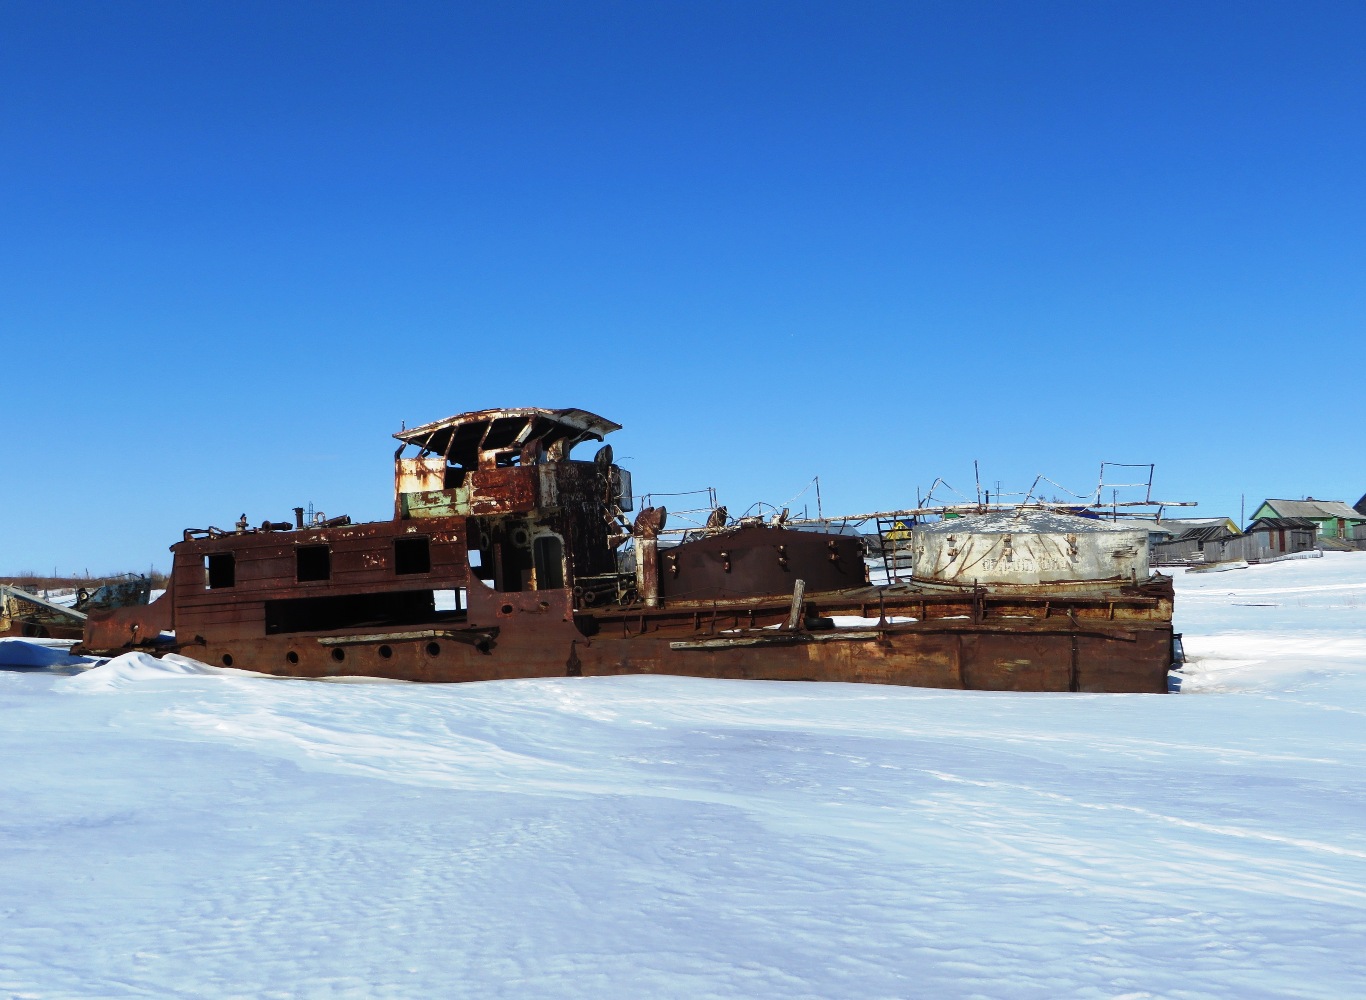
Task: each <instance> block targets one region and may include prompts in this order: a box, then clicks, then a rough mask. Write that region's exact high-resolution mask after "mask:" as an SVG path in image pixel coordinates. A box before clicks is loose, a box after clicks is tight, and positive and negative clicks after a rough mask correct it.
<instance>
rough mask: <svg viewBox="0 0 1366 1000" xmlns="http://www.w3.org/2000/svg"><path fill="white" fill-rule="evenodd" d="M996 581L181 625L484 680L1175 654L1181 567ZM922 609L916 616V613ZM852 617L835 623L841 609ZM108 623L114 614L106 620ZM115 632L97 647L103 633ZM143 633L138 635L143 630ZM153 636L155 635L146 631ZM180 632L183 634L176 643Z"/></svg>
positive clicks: (1111, 674) (290, 659)
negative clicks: (1131, 577) (379, 621)
mask: <svg viewBox="0 0 1366 1000" xmlns="http://www.w3.org/2000/svg"><path fill="white" fill-rule="evenodd" d="M1042 591H1043V592H1042V593H1040V592H1034V593H1023V594H1022V593H1012V594H992V593H989V592H985V591H982V590H981V589H977V590H973V591H962V590H952V591H945V590H944V589H942V588H939V589H932V590H922V589H918V588H911V587H899V588H875V587H867V588H859V589H856V590H849V591H842V592H837V593H826V594H815V595H812V597H811V601H810V602H809V603H807V604H806V605H805V606H804V608H803V616H802V618H801V621H802V625H801V626H800V627H798V628H796V629H788V628H787V627H786V626H787V621H788V620H789V615H790V612H791V607H790V604H789V602H787V601H785V600H778V599H774V598H766V599H761V600H757V601H738V600H737V601H730V602H720V601H716V602H710V603H709V604H701V603H696V602H695V603H693V604H691V605H689V604H685V603H678V602H676V603H673V604H670V605H668V606H666V607H659V608H654V609H650V608H645V607H641V606H636V607H631V608H612V609H602V610H597V611H593V612H590V613H584V612H583V611H576V610H575V609H574V608H573V604H572V595H571V594H570V592H569V591H532V592H524V593H515V594H509V593H499V592H496V591H494V590H491V589H490V588H487V587H484V586H482V585H480V584H478V583H477V582H473V585H472V587H471V590H470V605H469V608H468V610H467V611H465V612H462V613H460V614H453V615H448V616H446V617H445V619H444V620H443V618H442V616H441V615H440V613H437V614H434V615H432V616H431V618H430V620H428V621H425V622H418V623H413V624H411V625H407V626H403V627H390V628H384V629H378V630H377V629H374V628H366V627H355V628H346V629H327V630H315V631H310V632H293V633H289V634H283V635H264V634H261V633H260V630H259V629H258V628H254V627H253V626H252V624H251V623H249V622H246V621H239V622H237V623H227V624H224V625H222V626H220V627H217V628H214V627H206V628H203V629H202V631H201V632H199V633H198V634H196V635H193V636H191V635H188V634H183V635H181V636H180V637H179V640H178V643H177V645H176V647H175V648H178V649H179V650H180V651H181V652H183V653H185V654H186V655H189V656H192V657H195V658H196V659H200V660H203V661H205V662H208V663H213V664H217V665H222V666H232V667H240V668H245V669H248V670H255V671H259V672H262V673H268V674H275V675H278V676H297V677H314V678H318V677H347V676H366V677H386V678H393V679H397V680H409V681H435V682H458V681H481V680H498V679H507V678H518V677H564V676H608V675H617V674H633V673H648V674H673V675H682V676H693V677H713V678H737V679H754V680H794V681H797V680H804V681H849V682H858V683H876V684H900V685H911V686H917V687H936V688H961V689H971V690H987V691H1093V692H1146V693H1162V692H1165V691H1166V690H1167V672H1168V670H1169V669H1170V667H1171V644H1172V629H1171V618H1170V615H1171V583H1170V580H1167V579H1166V578H1160V577H1159V578H1157V579H1155V580H1154V581H1151V582H1149V583H1147V584H1144V585H1142V586H1139V587H1117V588H1111V589H1108V590H1099V591H1097V590H1092V591H1090V592H1087V591H1082V590H1078V589H1077V588H1072V589H1071V590H1070V591H1068V592H1066V593H1054V592H1051V591H1049V589H1048V588H1042ZM163 614H164V610H163V609H160V608H158V606H157V605H155V604H154V605H152V606H151V607H150V608H145V609H136V610H134V609H129V610H128V611H125V612H121V613H119V614H118V615H115V616H112V617H111V618H110V619H105V620H103V621H93V622H92V630H91V632H90V634H89V635H88V638H87V643H86V648H87V649H88V650H89V651H92V652H94V651H99V652H107V653H113V652H118V651H119V650H120V649H127V648H133V647H134V646H136V645H137V644H138V643H137V642H136V639H135V637H136V634H137V633H134V632H132V631H131V629H130V628H129V626H128V625H127V624H125V625H124V626H123V629H122V631H116V630H113V629H111V628H110V626H111V625H113V624H114V623H115V622H118V621H124V622H125V623H127V622H132V623H134V624H138V625H139V629H140V631H141V633H142V634H143V635H144V636H145V635H147V634H149V633H150V632H151V631H152V630H151V628H150V626H154V625H156V624H158V623H159V622H161V621H166V622H169V618H160V619H159V618H158V617H157V616H158V615H163ZM908 617H909V618H913V619H914V620H910V621H906V620H902V619H905V618H908ZM837 621H838V622H849V621H852V622H853V624H838V625H837V624H835V622H837ZM101 630H104V631H103V632H102V631H101ZM101 634H103V635H105V637H106V640H112V646H113V647H114V648H105V649H98V648H97V647H98V640H97V637H98V636H99V635H101ZM130 640H132V641H130ZM144 648H149V647H146V646H145V644H144ZM165 648H171V647H165Z"/></svg>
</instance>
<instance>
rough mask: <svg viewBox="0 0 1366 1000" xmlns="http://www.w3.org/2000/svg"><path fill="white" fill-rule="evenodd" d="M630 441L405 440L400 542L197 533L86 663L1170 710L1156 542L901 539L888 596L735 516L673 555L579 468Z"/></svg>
mask: <svg viewBox="0 0 1366 1000" xmlns="http://www.w3.org/2000/svg"><path fill="white" fill-rule="evenodd" d="M619 429H620V428H619V425H617V424H615V423H612V422H611V421H608V420H605V419H603V418H602V417H599V416H596V415H595V414H592V413H588V412H586V411H583V410H575V409H560V410H553V409H534V408H528V409H505V410H486V411H480V412H475V413H465V414H461V415H458V416H454V417H450V418H448V419H446V420H440V421H437V422H434V423H430V424H426V425H424V426H421V427H415V428H412V429H405V430H403V431H401V432H399V433H398V434H396V435H394V436H395V437H396V438H397V439H398V440H399V441H400V442H401V444H400V447H399V449H398V451H397V452H396V454H395V476H394V513H393V517H392V519H390V520H387V521H378V522H371V523H358V524H353V523H350V521H349V519H348V518H345V517H339V518H331V519H328V518H324V517H314V518H312V519H311V520H306V519H305V518H304V516H303V512H302V510H301V509H300V508H295V517H294V519H293V520H292V521H280V522H271V521H267V522H265V523H263V524H261V525H260V526H259V527H249V526H248V525H247V522H246V519H245V517H244V518H243V519H242V520H240V521H238V522H237V525H236V526H235V527H234V528H229V529H225V530H220V529H217V528H204V529H188V530H186V531H185V532H184V537H183V539H182V540H181V541H179V542H177V543H176V544H175V545H173V546H172V547H171V551H172V553H173V554H174V564H173V571H172V574H171V582H170V584H169V589H168V590H167V591H166V593H165V594H164V595H163V596H162V597H160V598H159V599H158V600H157V601H155V602H153V603H152V604H150V605H148V606H145V607H132V608H123V609H119V610H114V611H106V612H95V613H92V614H91V615H90V616H89V619H88V620H87V622H86V626H85V635H84V640H83V643H82V646H81V647H80V649H81V650H82V651H85V652H92V653H101V654H106V655H112V654H116V653H120V652H125V651H128V650H146V651H149V652H153V653H159V652H166V651H180V652H183V653H185V654H186V655H189V656H193V657H194V658H196V659H199V660H203V661H205V662H208V663H213V664H221V665H224V666H231V667H242V668H246V669H249V670H254V671H260V672H264V673H268V674H278V675H287V676H301V677H335V676H347V675H352V676H355V675H360V676H374V677H388V678H397V679H406V680H414V681H474V680H490V679H497V678H514V677H552V676H560V677H562V676H566V675H570V676H579V675H584V676H590V675H610V674H626V673H661V674H683V675H692V676H699V677H722V678H753V679H767V680H809V681H861V682H873V683H884V684H905V685H916V686H925V687H943V688H973V689H989V690H1014V691H1124V692H1154V693H1157V692H1164V691H1166V690H1167V673H1168V669H1169V668H1170V667H1171V665H1172V585H1171V580H1170V579H1169V578H1167V577H1164V576H1160V575H1159V576H1150V575H1149V570H1148V563H1147V547H1146V535H1145V533H1144V532H1142V531H1133V530H1126V529H1124V528H1123V526H1122V525H1117V524H1112V525H1106V524H1104V523H1103V522H1101V521H1098V520H1096V519H1093V518H1085V517H1079V516H1076V515H1075V514H1068V513H1063V512H1058V511H1050V510H1030V511H1026V510H1017V511H994V512H983V513H980V514H976V515H972V514H969V516H963V517H951V518H948V519H944V520H937V521H934V522H932V523H929V524H920V525H917V526H915V529H914V531H910V530H907V531H905V532H903V535H902V537H903V538H905V539H907V540H909V541H908V544H909V545H911V546H913V549H914V564H915V567H916V569H915V573H914V576H913V578H911V579H907V580H899V579H893V580H892V581H891V582H890V583H888V584H886V585H882V586H874V585H872V584H870V583H869V577H868V572H867V568H866V565H867V564H866V562H865V550H864V546H863V542H862V540H861V539H860V538H859V537H858V536H856V535H850V534H842V533H838V532H833V531H828V530H801V529H802V528H809V527H812V526H809V525H805V526H804V525H795V524H786V523H783V522H782V520H781V519H773V520H771V521H769V522H764V521H761V520H759V519H757V518H751V519H742V520H740V521H739V522H732V521H730V520H729V519H728V518H727V517H726V516H725V514H724V512H723V511H724V509H721V510H718V511H717V512H716V513H715V515H714V516H713V517H712V518H711V519H710V520H709V521H708V523H707V526H706V527H704V528H699V529H697V530H693V531H689V532H687V533H686V534H684V535H682V536H681V537H682V541H681V542H680V543H679V544H673V545H670V544H668V543H669V542H670V541H672V540H673V538H674V537H678V536H671V537H667V538H666V537H662V536H664V535H666V534H667V532H668V529H667V528H666V523H667V516H666V513H665V511H664V509H663V508H662V507H645V508H644V509H642V510H640V511H639V512H638V513H637V514H636V516H635V519H634V521H631V520H629V519H628V518H627V516H626V515H627V513H628V512H631V511H632V496H631V480H630V475H629V473H628V472H626V471H625V470H623V469H621V468H620V467H619V466H617V465H616V464H615V463H614V461H613V458H612V452H611V448H610V446H607V445H604V446H602V447H600V448H599V449H598V450H597V453H596V454H595V455H594V456H593V457H592V458H591V459H589V460H580V459H576V458H574V457H572V455H571V453H572V452H573V449H574V448H575V447H576V446H577V445H580V444H582V443H584V442H587V441H602V440H603V439H604V438H605V437H606V435H608V434H609V433H610V432H612V431H616V430H619ZM907 523H910V522H909V521H908V522H907ZM816 527H817V528H819V526H816ZM623 556H627V557H630V558H626V559H624V558H623Z"/></svg>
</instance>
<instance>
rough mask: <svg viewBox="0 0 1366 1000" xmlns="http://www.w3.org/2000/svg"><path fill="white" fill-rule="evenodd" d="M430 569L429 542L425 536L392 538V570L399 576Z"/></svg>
mask: <svg viewBox="0 0 1366 1000" xmlns="http://www.w3.org/2000/svg"><path fill="white" fill-rule="evenodd" d="M431 571H432V549H431V543H430V541H429V540H428V539H426V538H395V539H394V572H395V573H397V574H398V575H399V576H410V575H412V574H414V573H430V572H431Z"/></svg>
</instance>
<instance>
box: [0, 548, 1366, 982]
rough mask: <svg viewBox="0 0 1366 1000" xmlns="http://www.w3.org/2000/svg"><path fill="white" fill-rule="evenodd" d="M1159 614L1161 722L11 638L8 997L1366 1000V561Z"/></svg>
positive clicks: (976, 697)
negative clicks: (148, 653) (362, 675)
mask: <svg viewBox="0 0 1366 1000" xmlns="http://www.w3.org/2000/svg"><path fill="white" fill-rule="evenodd" d="M1177 590H1178V628H1180V629H1181V630H1182V631H1184V632H1185V634H1186V648H1187V651H1188V653H1189V654H1190V656H1191V657H1192V661H1191V663H1190V665H1189V667H1188V669H1187V671H1186V672H1185V677H1184V679H1183V682H1182V693H1181V694H1179V695H1176V696H1169V697H1164V696H1156V695H1133V696H1127V695H1101V696H1088V695H1004V694H984V693H971V692H967V693H965V692H941V691H925V690H913V689H893V688H880V687H871V686H869V687H861V686H857V685H834V684H824V685H822V684H765V683H758V682H753V683H751V682H735V681H706V680H692V679H682V678H665V677H628V678H615V679H593V678H574V679H564V680H554V681H505V682H497V683H488V684H470V685H460V686H419V685H409V684H392V683H320V682H309V681H294V680H276V679H267V678H263V677H258V676H253V675H250V674H245V673H242V672H238V671H227V670H219V669H214V668H210V667H204V666H202V665H196V664H194V663H193V662H192V661H186V660H179V661H175V660H171V661H163V662H157V661H153V660H150V659H147V658H145V657H139V656H127V657H121V658H119V659H118V660H114V661H111V662H110V663H108V664H105V665H103V666H100V667H97V668H95V669H92V670H87V671H85V672H79V673H72V672H70V671H72V670H74V669H75V668H74V667H72V666H71V664H70V663H69V661H67V660H65V659H64V658H62V654H61V653H60V652H59V651H44V650H43V649H41V648H39V647H36V646H33V645H31V644H10V645H8V646H4V645H0V660H8V661H10V662H13V661H15V660H19V659H27V660H28V661H29V662H28V664H27V669H14V670H6V671H0V765H2V766H0V996H5V997H9V996H14V997H43V998H58V997H81V998H88V997H138V998H145V997H308V998H313V997H317V998H341V997H413V998H434V997H481V998H483V997H537V998H540V997H553V998H561V997H565V998H574V997H592V998H603V997H621V998H643V997H688V998H692V997H746V998H748V997H774V998H777V997H782V998H794V997H831V998H873V997H928V998H954V997H1030V998H1034V997H1037V998H1056V997H1088V998H1089V997H1110V998H1119V997H1127V998H1137V997H1209V998H1221V1000H1222V998H1229V997H1239V998H1250V997H1325V998H1327V997H1332V998H1341V997H1357V996H1366V959H1363V957H1362V956H1363V955H1366V823H1363V821H1364V820H1366V610H1363V607H1364V606H1366V554H1334V553H1329V554H1328V555H1327V556H1326V557H1325V558H1323V559H1321V560H1312V561H1294V562H1285V563H1278V564H1272V565H1266V566H1257V567H1252V568H1250V569H1245V570H1240V571H1235V572H1230V573H1218V574H1183V575H1180V576H1179V577H1178V580H1177ZM49 660H50V661H53V666H52V669H35V668H36V667H39V666H41V665H42V664H43V663H44V662H45V661H49ZM64 671H65V672H64Z"/></svg>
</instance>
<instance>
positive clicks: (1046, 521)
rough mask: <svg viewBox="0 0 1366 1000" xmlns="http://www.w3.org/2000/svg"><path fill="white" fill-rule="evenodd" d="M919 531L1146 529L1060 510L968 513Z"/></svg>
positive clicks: (979, 532) (932, 524)
mask: <svg viewBox="0 0 1366 1000" xmlns="http://www.w3.org/2000/svg"><path fill="white" fill-rule="evenodd" d="M915 530H916V531H917V532H918V533H925V534H932V535H943V534H952V533H954V532H958V533H969V534H997V535H1003V534H1014V533H1029V532H1035V533H1038V534H1081V533H1084V532H1095V531H1145V530H1147V529H1146V528H1144V526H1143V525H1141V524H1135V523H1133V522H1132V521H1104V520H1101V519H1100V518H1096V517H1078V516H1077V515H1076V514H1066V513H1063V512H1062V511H1056V510H1015V511H1010V510H1002V511H991V512H990V513H987V514H965V515H964V516H962V517H954V518H946V519H945V520H943V521H935V522H933V523H930V524H922V525H917V526H916V529H915Z"/></svg>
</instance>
